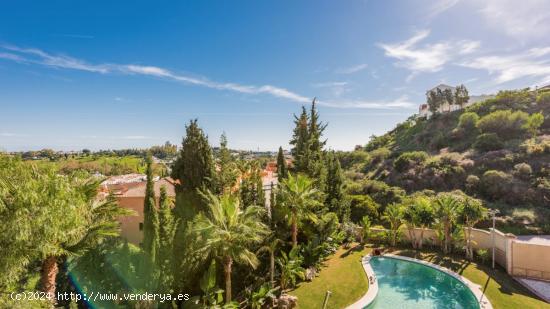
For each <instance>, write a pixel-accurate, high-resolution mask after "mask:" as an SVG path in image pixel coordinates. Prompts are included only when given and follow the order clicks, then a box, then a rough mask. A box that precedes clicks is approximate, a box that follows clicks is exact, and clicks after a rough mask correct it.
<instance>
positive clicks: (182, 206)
mask: <svg viewBox="0 0 550 309" xmlns="http://www.w3.org/2000/svg"><path fill="white" fill-rule="evenodd" d="M185 131H186V135H185V137H184V139H183V142H182V147H181V150H180V152H179V154H178V157H177V159H176V161H175V163H174V166H173V169H172V178H174V179H176V180H179V185H177V186H176V215H177V216H178V217H180V218H182V219H185V220H186V221H188V220H190V219H192V218H193V217H194V216H195V215H196V214H197V213H198V212H199V211H201V210H205V209H206V205H204V203H203V201H202V199H201V198H200V195H199V194H198V190H212V189H213V186H212V180H213V178H214V177H213V176H214V159H213V156H212V148H211V147H210V145H209V144H208V137H207V136H206V135H205V134H204V132H203V131H202V129H201V128H200V127H199V125H198V122H197V120H196V119H194V120H191V121H190V122H189V124H188V125H187V126H186V128H185Z"/></svg>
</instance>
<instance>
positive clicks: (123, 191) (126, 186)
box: [102, 177, 176, 197]
mask: <svg viewBox="0 0 550 309" xmlns="http://www.w3.org/2000/svg"><path fill="white" fill-rule="evenodd" d="M146 184H147V181H145V180H143V181H131V182H118V183H113V182H112V181H111V182H109V181H108V180H107V181H105V182H104V183H103V190H102V191H103V192H112V193H113V194H114V195H115V196H117V197H145V187H146ZM154 185H155V195H156V196H159V195H160V188H161V187H162V186H165V187H166V192H167V194H168V196H172V197H173V196H176V191H175V181H174V180H173V179H172V178H169V177H166V178H161V179H158V180H156V181H155V182H154Z"/></svg>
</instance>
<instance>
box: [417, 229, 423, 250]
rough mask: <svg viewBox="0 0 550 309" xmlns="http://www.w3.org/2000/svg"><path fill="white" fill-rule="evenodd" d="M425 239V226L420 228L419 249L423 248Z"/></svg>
mask: <svg viewBox="0 0 550 309" xmlns="http://www.w3.org/2000/svg"><path fill="white" fill-rule="evenodd" d="M423 241H424V227H422V229H421V230H420V239H419V240H418V249H420V250H422V242H423Z"/></svg>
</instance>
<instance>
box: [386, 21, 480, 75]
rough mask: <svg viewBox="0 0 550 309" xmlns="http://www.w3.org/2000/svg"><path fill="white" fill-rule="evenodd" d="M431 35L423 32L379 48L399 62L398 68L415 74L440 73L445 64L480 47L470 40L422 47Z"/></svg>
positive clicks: (444, 42)
mask: <svg viewBox="0 0 550 309" xmlns="http://www.w3.org/2000/svg"><path fill="white" fill-rule="evenodd" d="M429 35H430V31H429V30H422V31H418V32H417V33H415V35H413V36H412V37H411V38H409V39H407V40H405V41H403V42H399V43H393V44H387V43H379V44H378V46H379V47H380V48H382V49H383V50H384V53H385V55H386V56H387V57H390V58H395V59H397V60H399V61H398V62H397V63H396V65H397V66H400V67H404V68H406V69H408V70H410V71H412V72H413V74H417V73H420V72H437V71H440V70H441V69H443V67H444V66H445V64H447V63H449V62H450V61H452V60H455V59H456V58H459V57H460V56H462V55H465V54H470V53H472V52H474V51H475V50H477V49H478V48H479V46H480V43H479V42H478V41H470V40H458V41H452V40H447V41H440V42H437V43H433V44H430V43H428V44H423V45H421V44H420V43H421V42H422V41H423V40H424V39H426V38H427V37H428V36H429ZM413 76H414V75H413Z"/></svg>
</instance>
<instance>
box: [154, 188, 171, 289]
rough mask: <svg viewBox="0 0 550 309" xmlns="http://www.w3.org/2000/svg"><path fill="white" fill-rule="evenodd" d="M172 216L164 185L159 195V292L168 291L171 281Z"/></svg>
mask: <svg viewBox="0 0 550 309" xmlns="http://www.w3.org/2000/svg"><path fill="white" fill-rule="evenodd" d="M174 231H175V230H174V218H173V216H172V208H171V201H170V199H169V197H168V194H167V193H166V187H165V186H162V187H161V188H160V197H159V247H158V248H159V249H158V254H157V268H158V269H159V272H160V274H159V279H160V282H159V287H160V291H161V292H167V291H169V288H170V286H171V283H172V278H173V276H172V268H171V261H172V241H173V240H174Z"/></svg>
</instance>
